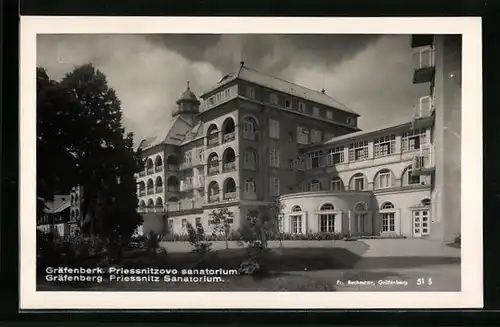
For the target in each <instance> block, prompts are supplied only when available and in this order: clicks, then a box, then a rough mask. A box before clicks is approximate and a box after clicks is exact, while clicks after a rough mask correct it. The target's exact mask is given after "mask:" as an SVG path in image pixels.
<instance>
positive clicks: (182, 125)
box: [137, 116, 192, 150]
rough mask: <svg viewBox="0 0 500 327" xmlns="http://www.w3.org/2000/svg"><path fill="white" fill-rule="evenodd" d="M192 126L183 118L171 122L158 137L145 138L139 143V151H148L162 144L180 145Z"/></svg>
mask: <svg viewBox="0 0 500 327" xmlns="http://www.w3.org/2000/svg"><path fill="white" fill-rule="evenodd" d="M191 129H192V126H191V125H190V124H189V123H188V122H187V121H185V120H184V119H183V118H182V117H181V116H177V117H175V118H173V119H172V120H170V121H169V125H167V126H166V128H165V129H164V130H163V132H161V133H159V134H158V135H155V136H151V137H148V138H145V139H143V140H141V141H140V142H139V146H138V147H137V148H138V149H141V150H146V149H150V148H153V147H155V146H157V145H160V144H170V145H180V144H181V143H182V141H183V140H184V138H185V135H186V134H187V133H188V132H189V131H190V130H191Z"/></svg>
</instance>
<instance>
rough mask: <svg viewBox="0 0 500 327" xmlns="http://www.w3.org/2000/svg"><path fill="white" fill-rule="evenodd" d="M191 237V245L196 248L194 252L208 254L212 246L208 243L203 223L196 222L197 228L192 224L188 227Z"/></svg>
mask: <svg viewBox="0 0 500 327" xmlns="http://www.w3.org/2000/svg"><path fill="white" fill-rule="evenodd" d="M186 227H187V230H188V236H189V243H190V244H191V245H192V246H193V247H194V250H193V251H194V252H200V253H207V252H209V251H210V248H211V246H212V243H211V242H207V241H206V237H205V230H204V229H203V225H202V224H201V222H199V221H197V222H196V228H195V227H194V226H193V225H192V224H191V223H189V222H188V223H187V225H186Z"/></svg>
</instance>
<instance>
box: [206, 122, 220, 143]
mask: <svg viewBox="0 0 500 327" xmlns="http://www.w3.org/2000/svg"><path fill="white" fill-rule="evenodd" d="M218 144H219V130H218V128H217V125H215V124H212V125H210V126H209V127H208V130H207V146H208V147H213V146H216V145H218Z"/></svg>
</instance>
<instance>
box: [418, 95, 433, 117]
mask: <svg viewBox="0 0 500 327" xmlns="http://www.w3.org/2000/svg"><path fill="white" fill-rule="evenodd" d="M434 108H435V107H434V99H433V98H432V97H423V98H421V99H420V101H419V102H417V103H416V104H415V105H414V106H413V118H414V119H419V118H425V117H430V116H431V115H432V113H433V112H434Z"/></svg>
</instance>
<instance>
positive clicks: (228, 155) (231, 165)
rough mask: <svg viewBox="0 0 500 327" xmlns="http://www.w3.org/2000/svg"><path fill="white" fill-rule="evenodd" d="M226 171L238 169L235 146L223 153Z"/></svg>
mask: <svg viewBox="0 0 500 327" xmlns="http://www.w3.org/2000/svg"><path fill="white" fill-rule="evenodd" d="M222 161H223V169H224V172H228V171H233V170H236V154H235V153H234V150H233V148H230V147H229V148H227V149H226V150H224V153H223V154H222Z"/></svg>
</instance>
